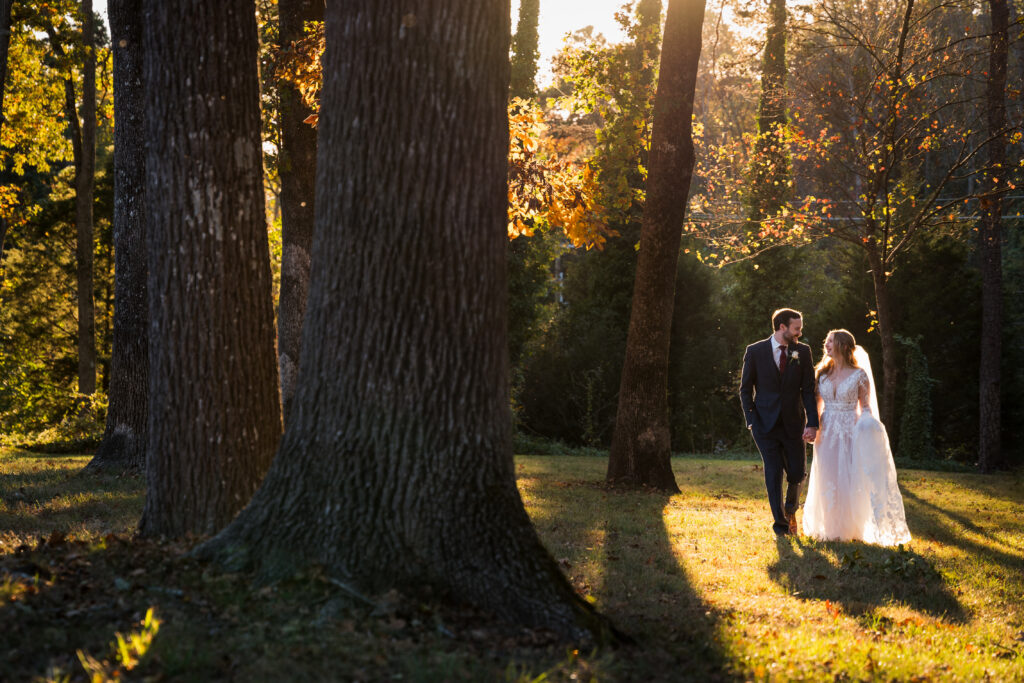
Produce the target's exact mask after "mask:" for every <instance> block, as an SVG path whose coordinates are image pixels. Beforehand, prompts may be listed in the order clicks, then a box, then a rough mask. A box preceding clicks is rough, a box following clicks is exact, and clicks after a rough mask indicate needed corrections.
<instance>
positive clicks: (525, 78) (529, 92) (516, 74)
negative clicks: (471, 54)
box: [509, 0, 540, 98]
mask: <svg viewBox="0 0 1024 683" xmlns="http://www.w3.org/2000/svg"><path fill="white" fill-rule="evenodd" d="M539 12H540V0H520V2H519V22H518V23H517V24H516V32H515V34H514V35H513V36H512V79H511V82H510V84H509V94H510V95H511V96H512V97H524V98H525V97H533V96H534V95H535V94H536V92H537V83H536V78H537V59H538V57H540V52H539V51H538V49H537V18H538V13H539Z"/></svg>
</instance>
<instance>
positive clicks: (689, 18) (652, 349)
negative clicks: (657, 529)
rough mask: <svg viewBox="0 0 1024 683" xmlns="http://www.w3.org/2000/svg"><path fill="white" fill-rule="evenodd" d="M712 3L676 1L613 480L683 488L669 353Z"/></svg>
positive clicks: (658, 107)
mask: <svg viewBox="0 0 1024 683" xmlns="http://www.w3.org/2000/svg"><path fill="white" fill-rule="evenodd" d="M703 19H704V0H671V1H670V2H669V4H668V10H667V14H666V20H665V39H664V43H663V45H662V50H661V71H660V75H659V77H658V90H657V94H656V95H655V98H654V123H653V130H652V132H651V154H650V173H649V175H648V178H647V202H646V204H645V205H644V214H643V227H642V230H641V233H640V254H639V257H638V262H637V269H636V281H635V284H634V286H633V306H632V310H631V313H630V319H629V336H628V338H627V341H626V358H625V363H624V365H623V368H622V380H621V384H620V387H619V404H618V412H617V413H616V418H615V432H614V434H613V436H612V447H611V453H610V457H609V459H608V481H609V482H614V483H621V484H626V485H633V486H638V485H648V486H653V487H655V488H659V489H663V490H667V491H678V490H679V487H678V486H677V485H676V481H675V477H674V476H673V474H672V465H671V461H670V457H671V435H670V432H669V419H668V415H669V411H668V353H669V342H670V341H671V332H672V309H673V306H674V299H675V281H676V267H677V265H678V260H679V241H680V235H681V233H682V227H683V220H684V218H685V216H686V200H687V197H689V193H690V180H691V178H692V176H693V160H694V157H693V138H692V134H691V116H692V114H693V95H694V88H695V87H696V82H697V63H698V61H699V59H700V48H701V27H702V25H703Z"/></svg>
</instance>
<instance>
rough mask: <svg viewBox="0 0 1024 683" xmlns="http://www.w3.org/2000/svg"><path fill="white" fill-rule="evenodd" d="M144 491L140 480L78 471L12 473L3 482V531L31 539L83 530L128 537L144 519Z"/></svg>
mask: <svg viewBox="0 0 1024 683" xmlns="http://www.w3.org/2000/svg"><path fill="white" fill-rule="evenodd" d="M83 464H84V463H83ZM144 488H145V485H144V481H143V480H142V478H140V477H111V476H94V475H80V474H79V473H78V471H77V470H74V469H66V470H41V471H39V472H21V473H17V474H7V475H4V476H3V477H2V478H0V503H2V508H0V530H3V531H6V532H9V533H12V534H15V535H17V536H21V537H23V539H25V540H27V539H28V538H31V537H35V536H49V535H50V534H51V533H52V532H54V531H60V532H64V533H68V532H71V531H75V530H79V529H81V528H90V529H94V530H96V531H100V532H103V533H107V532H116V533H128V532H130V530H131V529H132V528H134V525H135V523H136V522H137V520H138V516H139V514H141V511H142V500H143V495H144ZM100 522H103V523H100Z"/></svg>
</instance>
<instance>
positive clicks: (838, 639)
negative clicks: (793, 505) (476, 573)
mask: <svg viewBox="0 0 1024 683" xmlns="http://www.w3.org/2000/svg"><path fill="white" fill-rule="evenodd" d="M87 461H88V458H87V457H86V456H55V455H38V454H31V453H27V452H24V451H16V450H0V634H2V636H0V680H32V679H33V678H37V679H40V680H66V679H67V678H68V677H70V679H71V680H86V672H87V671H88V672H90V673H94V674H97V675H99V676H100V679H101V680H102V679H104V678H106V679H114V678H117V677H119V676H120V677H121V678H122V679H124V680H144V679H150V680H298V679H303V680H423V681H430V680H438V681H440V680H536V679H537V678H538V677H540V676H543V677H545V679H546V680H590V679H597V680H612V681H616V680H733V679H739V680H771V679H776V680H784V679H807V680H834V679H837V678H838V679H844V678H849V679H853V680H868V679H877V680H983V679H985V678H990V679H993V680H1024V613H1022V611H1021V607H1020V606H1021V604H1024V481H1022V475H1021V473H1016V474H1006V473H1004V474H1000V475H996V476H980V475H974V474H963V473H937V472H925V471H919V470H901V472H900V483H901V488H902V489H903V492H904V500H905V503H906V507H907V515H908V520H909V525H910V529H911V533H913V534H914V540H913V541H912V542H911V543H910V544H909V545H908V546H906V547H904V548H900V549H883V548H875V547H871V546H866V545H863V544H859V543H819V542H813V541H810V540H808V539H803V538H798V539H788V538H787V539H783V540H777V539H776V538H775V536H774V534H772V533H771V531H770V529H769V527H768V521H769V520H768V517H767V515H768V513H767V505H766V503H765V500H764V494H763V480H762V478H761V471H760V466H759V464H758V463H757V462H756V461H752V460H735V459H733V460H714V459H708V458H685V457H684V458H676V459H674V461H673V466H674V468H675V471H676V478H677V480H678V481H679V484H680V487H681V488H682V493H681V494H678V495H674V496H666V495H664V494H661V493H657V492H651V491H633V492H623V491H617V490H614V489H608V488H606V487H605V486H604V485H603V484H602V483H601V479H602V476H603V472H604V467H605V464H606V462H605V460H604V459H603V458H600V457H575V456H520V457H517V460H516V468H517V475H518V480H519V485H520V490H521V492H522V495H523V498H524V502H525V503H526V507H527V510H528V511H529V512H530V515H531V517H532V518H533V520H534V522H535V524H536V525H537V528H538V530H539V532H540V534H541V536H542V538H543V539H544V541H545V543H546V544H547V546H548V548H549V549H550V550H551V552H552V554H553V555H554V556H555V558H556V559H558V561H559V563H560V564H561V566H562V567H563V569H564V571H565V572H566V575H567V576H569V577H570V579H571V580H572V581H573V583H574V584H575V585H576V587H577V588H578V590H580V592H581V593H583V594H584V595H586V596H587V597H588V599H589V600H591V601H593V602H594V603H595V604H596V605H597V607H598V608H599V609H601V610H602V611H604V612H605V613H606V614H608V615H609V616H611V618H612V619H613V620H614V622H615V623H616V625H617V626H618V627H619V628H620V629H622V630H623V631H625V632H626V633H628V634H629V635H630V636H632V638H633V639H635V640H636V641H637V644H636V645H632V646H625V647H621V648H618V649H616V650H613V651H602V652H591V651H589V650H584V651H582V652H579V651H577V650H574V648H573V647H571V646H567V645H566V644H564V643H559V642H558V641H557V640H555V639H553V638H552V637H551V636H550V634H546V633H543V632H533V631H528V630H523V629H516V628H513V627H509V626H504V625H501V624H495V623H494V622H492V621H491V620H489V619H488V618H487V617H486V615H482V614H478V613H475V612H473V611H472V610H459V609H453V608H446V607H443V606H441V605H440V603H438V602H437V601H434V600H431V599H430V598H429V596H428V597H426V598H425V597H424V596H401V595H397V594H390V595H386V596H372V598H373V599H372V601H371V603H365V602H363V601H362V600H361V599H359V598H356V597H353V596H351V595H349V594H348V593H346V592H345V591H344V590H343V589H342V588H341V587H339V586H338V585H336V584H335V583H334V582H332V581H331V580H330V579H329V578H328V577H325V576H322V575H319V574H318V573H317V572H316V571H315V570H312V571H310V572H308V573H307V574H306V575H304V576H299V577H295V578H294V579H293V580H291V581H289V582H285V583H282V584H278V585H274V586H260V587H254V586H253V585H252V583H251V581H250V579H249V577H246V576H244V575H237V574H223V573H220V572H217V571H215V570H213V569H211V568H210V567H207V566H204V565H201V564H199V563H197V562H194V561H192V560H189V559H188V558H187V557H185V556H184V553H185V551H186V550H187V547H188V545H189V543H188V542H183V543H150V542H147V543H140V542H137V541H132V540H131V534H132V531H133V529H134V526H135V524H136V521H137V518H138V515H139V513H140V511H141V504H142V491H143V488H144V486H143V482H142V480H141V479H140V478H133V477H126V478H117V477H99V476H89V475H80V474H79V473H78V470H79V469H80V468H81V467H82V466H83V465H84V464H85V463H86V462H87ZM150 609H152V614H153V619H152V620H151V621H150V622H149V624H148V625H144V624H143V622H144V621H145V618H146V614H147V612H148V611H149V610H150ZM116 634H121V644H120V645H118V637H117V635H116Z"/></svg>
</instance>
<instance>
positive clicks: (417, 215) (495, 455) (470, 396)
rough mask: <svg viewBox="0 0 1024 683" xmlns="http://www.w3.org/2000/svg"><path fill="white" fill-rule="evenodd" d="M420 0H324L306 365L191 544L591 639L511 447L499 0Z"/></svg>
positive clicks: (284, 572)
mask: <svg viewBox="0 0 1024 683" xmlns="http://www.w3.org/2000/svg"><path fill="white" fill-rule="evenodd" d="M417 7H418V9H417V11H416V12H411V11H409V10H408V9H400V8H399V6H397V5H395V4H394V3H390V2H384V1H383V0H377V1H376V2H363V3H346V2H331V3H330V4H329V5H328V7H327V11H326V39H327V49H326V52H325V54H324V75H325V78H324V84H323V91H322V92H323V95H322V99H321V102H322V106H321V114H320V120H319V134H320V140H319V156H318V166H317V168H318V177H317V226H316V231H315V234H314V245H313V252H312V253H313V263H312V277H311V281H310V293H309V303H308V308H307V312H306V322H305V326H304V328H303V344H302V357H301V366H302V368H303V371H302V372H303V377H302V382H300V383H299V386H298V388H297V390H296V395H295V404H294V406H293V412H292V414H291V422H290V424H289V426H288V430H287V432H286V434H285V437H284V439H283V440H282V444H281V448H280V450H279V452H278V455H277V457H276V458H275V460H274V463H273V466H272V468H271V470H270V473H269V474H268V476H267V480H266V482H264V485H263V486H262V487H261V488H260V490H259V491H258V492H257V494H256V496H255V497H254V499H253V502H252V504H251V505H250V506H249V507H248V508H246V509H245V510H244V511H243V512H242V513H241V514H240V515H239V517H238V519H236V520H235V522H233V523H232V524H231V525H230V526H229V527H228V528H227V529H226V530H225V531H224V532H223V533H221V534H220V535H219V536H217V537H216V538H215V539H213V540H212V541H210V542H209V543H207V544H206V545H204V546H202V547H201V548H200V549H199V550H198V551H197V553H198V554H199V555H200V556H203V557H212V558H217V559H219V560H220V561H221V562H223V563H224V564H225V565H226V566H228V567H231V568H233V569H236V570H237V569H245V568H253V569H256V570H257V571H258V573H259V575H260V576H262V577H263V578H265V579H274V578H278V577H282V576H288V575H290V574H291V573H292V572H294V571H296V570H297V569H299V568H301V567H303V566H306V565H310V564H317V565H320V566H322V567H323V568H324V569H325V570H326V571H327V572H329V573H330V574H331V575H333V576H335V577H337V578H339V579H342V580H345V581H348V582H350V583H351V584H352V585H353V586H354V587H355V588H356V589H359V590H363V591H367V592H376V591H381V590H384V589H387V588H392V587H395V588H398V589H399V590H403V591H408V592H412V593H419V592H421V591H423V590H424V589H425V588H432V589H434V590H435V591H437V592H439V593H440V594H442V595H445V596H448V597H449V598H451V599H454V600H458V601H460V602H466V603H469V604H473V605H477V606H479V607H482V608H485V609H489V610H491V611H493V612H494V613H496V614H497V615H499V616H501V617H504V618H507V619H511V620H516V621H518V622H520V623H524V624H528V625H532V626H539V627H549V628H552V629H555V630H556V631H559V632H561V633H563V634H569V635H572V636H574V637H585V636H586V635H587V634H588V633H590V632H597V631H599V630H600V628H601V626H600V625H601V624H602V623H604V622H603V620H602V619H601V618H600V617H598V616H597V615H596V614H595V613H594V612H593V611H592V610H591V609H590V607H589V606H588V605H587V604H586V603H585V602H584V601H582V600H581V599H580V598H579V597H578V596H577V595H575V593H574V592H573V590H572V587H571V586H570V585H569V583H568V582H567V581H566V580H565V578H564V577H563V576H562V574H561V572H560V571H559V569H558V567H557V565H556V564H555V562H554V561H553V560H552V559H551V557H550V556H549V555H548V553H547V551H546V550H545V549H544V547H543V546H542V545H541V543H540V541H539V539H538V537H537V535H536V533H535V531H534V529H533V527H532V526H531V524H530V520H529V518H528V517H527V515H526V512H525V510H524V508H523V505H522V501H521V499H520V497H519V493H518V490H517V488H516V484H515V474H514V467H513V461H512V448H511V420H510V417H511V416H510V410H509V403H508V384H507V381H508V378H507V350H506V338H505V337H506V314H505V301H506V289H505V250H506V241H507V237H506V228H505V222H506V217H505V212H506V192H507V188H506V169H507V152H508V122H507V116H506V98H507V94H508V75H509V61H508V45H509V12H508V5H507V3H504V2H500V1H497V0H493V1H486V2H482V1H481V0H425V1H424V2H421V3H418V5H417Z"/></svg>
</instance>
